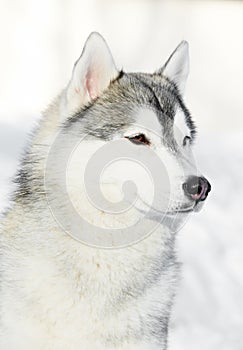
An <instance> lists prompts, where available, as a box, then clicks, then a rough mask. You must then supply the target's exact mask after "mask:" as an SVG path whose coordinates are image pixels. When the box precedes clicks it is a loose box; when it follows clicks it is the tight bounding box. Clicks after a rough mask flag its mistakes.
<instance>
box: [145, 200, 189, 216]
mask: <svg viewBox="0 0 243 350" xmlns="http://www.w3.org/2000/svg"><path fill="white" fill-rule="evenodd" d="M140 200H141V201H142V202H143V204H145V205H146V206H147V207H148V208H149V209H150V210H152V211H154V212H157V213H158V214H160V215H176V214H189V213H193V212H194V209H195V205H193V206H188V207H180V208H175V209H174V210H166V211H162V210H159V209H156V208H154V207H152V206H151V205H149V204H148V203H146V202H145V201H144V200H143V199H142V198H140Z"/></svg>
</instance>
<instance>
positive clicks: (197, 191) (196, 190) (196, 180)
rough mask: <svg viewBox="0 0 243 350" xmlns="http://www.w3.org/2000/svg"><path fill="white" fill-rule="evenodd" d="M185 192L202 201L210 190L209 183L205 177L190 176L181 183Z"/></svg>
mask: <svg viewBox="0 0 243 350" xmlns="http://www.w3.org/2000/svg"><path fill="white" fill-rule="evenodd" d="M182 187H183V189H184V192H185V194H186V195H187V196H188V197H190V198H191V199H193V200H195V201H197V202H199V201H204V200H205V199H206V198H207V196H208V193H209V192H210V191H211V185H210V183H209V182H208V180H207V179H205V177H198V176H191V177H189V179H188V180H187V181H186V182H185V183H184V184H183V185H182Z"/></svg>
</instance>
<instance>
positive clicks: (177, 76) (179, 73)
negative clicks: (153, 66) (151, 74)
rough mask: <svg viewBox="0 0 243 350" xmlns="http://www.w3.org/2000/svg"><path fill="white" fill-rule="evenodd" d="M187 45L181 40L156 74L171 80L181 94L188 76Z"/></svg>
mask: <svg viewBox="0 0 243 350" xmlns="http://www.w3.org/2000/svg"><path fill="white" fill-rule="evenodd" d="M189 64H190V63H189V44H188V42H187V41H185V40H183V41H182V42H181V43H180V44H179V45H178V46H177V48H176V49H175V50H174V51H173V52H172V54H171V55H170V57H169V58H168V60H167V61H166V63H165V64H164V66H163V67H162V68H161V69H159V70H158V71H157V72H156V73H157V74H158V73H159V74H162V75H164V76H166V77H167V78H169V79H170V80H172V81H173V82H174V83H175V84H176V85H177V87H178V88H179V90H180V92H181V93H182V94H183V93H184V90H185V86H186V81H187V77H188V74H189Z"/></svg>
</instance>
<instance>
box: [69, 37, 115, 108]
mask: <svg viewBox="0 0 243 350" xmlns="http://www.w3.org/2000/svg"><path fill="white" fill-rule="evenodd" d="M118 75H119V72H118V70H117V68H116V66H115V63H114V60H113V57H112V54H111V52H110V49H109V47H108V45H107V43H106V41H105V40H104V38H103V37H102V36H101V35H100V34H99V33H97V32H93V33H91V34H90V35H89V37H88V39H87V41H86V43H85V45H84V48H83V51H82V53H81V56H80V57H79V59H78V60H77V61H76V63H75V65H74V68H73V73H72V78H71V81H70V83H69V85H68V87H67V92H66V97H67V101H66V102H67V104H68V110H69V111H74V110H76V109H77V108H80V107H81V106H82V105H85V104H87V103H89V102H90V101H92V100H94V99H96V98H97V97H99V96H100V95H101V93H102V92H103V91H104V90H105V89H106V88H107V87H108V86H109V84H110V82H111V81H112V80H114V79H115V78H116V77H117V76H118Z"/></svg>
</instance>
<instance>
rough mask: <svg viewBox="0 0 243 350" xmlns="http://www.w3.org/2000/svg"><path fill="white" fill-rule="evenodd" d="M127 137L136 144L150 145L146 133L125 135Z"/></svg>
mask: <svg viewBox="0 0 243 350" xmlns="http://www.w3.org/2000/svg"><path fill="white" fill-rule="evenodd" d="M125 138H126V139H128V140H129V141H131V142H133V143H135V144H136V145H147V146H149V145H150V141H149V140H148V139H147V137H146V136H145V135H144V134H137V135H132V136H125Z"/></svg>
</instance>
